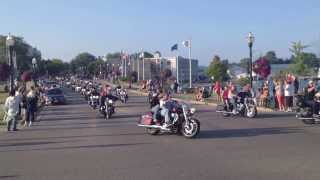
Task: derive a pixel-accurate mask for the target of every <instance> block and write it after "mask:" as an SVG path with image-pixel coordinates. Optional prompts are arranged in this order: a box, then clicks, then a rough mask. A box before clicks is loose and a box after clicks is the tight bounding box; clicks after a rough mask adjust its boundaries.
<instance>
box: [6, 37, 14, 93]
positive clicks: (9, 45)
mask: <svg viewBox="0 0 320 180" xmlns="http://www.w3.org/2000/svg"><path fill="white" fill-rule="evenodd" d="M14 44H15V42H14V38H13V37H12V36H11V35H10V34H9V35H8V36H7V39H6V45H7V48H8V56H9V65H10V91H12V90H13V89H14V79H13V75H14V66H13V59H12V55H13V46H14Z"/></svg>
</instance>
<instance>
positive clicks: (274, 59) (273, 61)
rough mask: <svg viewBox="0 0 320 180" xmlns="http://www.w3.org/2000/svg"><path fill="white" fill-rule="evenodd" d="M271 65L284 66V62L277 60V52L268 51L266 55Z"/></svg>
mask: <svg viewBox="0 0 320 180" xmlns="http://www.w3.org/2000/svg"><path fill="white" fill-rule="evenodd" d="M264 58H266V59H267V60H268V61H269V63H270V64H282V63H283V60H282V59H279V58H277V54H276V52H275V51H268V52H267V53H266V55H265V56H264Z"/></svg>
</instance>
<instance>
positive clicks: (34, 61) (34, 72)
mask: <svg viewBox="0 0 320 180" xmlns="http://www.w3.org/2000/svg"><path fill="white" fill-rule="evenodd" d="M36 66H37V60H36V58H32V70H33V78H34V79H33V80H34V81H35V80H36Z"/></svg>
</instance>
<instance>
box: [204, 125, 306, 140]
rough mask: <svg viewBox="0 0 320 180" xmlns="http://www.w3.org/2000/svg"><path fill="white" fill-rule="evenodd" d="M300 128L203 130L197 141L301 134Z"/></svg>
mask: <svg viewBox="0 0 320 180" xmlns="http://www.w3.org/2000/svg"><path fill="white" fill-rule="evenodd" d="M302 131H303V130H302V129H301V128H294V127H288V128H251V129H223V130H205V131H201V132H200V134H199V136H198V138H199V139H209V138H241V137H252V136H261V135H276V134H292V133H301V132H302Z"/></svg>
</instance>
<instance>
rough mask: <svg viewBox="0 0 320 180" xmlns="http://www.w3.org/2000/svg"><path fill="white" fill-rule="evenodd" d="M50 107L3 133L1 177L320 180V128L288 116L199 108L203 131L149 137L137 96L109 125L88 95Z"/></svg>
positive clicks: (0, 138) (143, 105)
mask: <svg viewBox="0 0 320 180" xmlns="http://www.w3.org/2000/svg"><path fill="white" fill-rule="evenodd" d="M67 95H68V99H69V105H66V106H55V107H47V108H46V109H45V110H44V111H43V113H42V121H41V122H40V123H37V124H35V126H33V127H32V128H29V129H24V130H22V131H19V132H17V133H1V134H0V163H1V167H0V179H6V180H7V179H27V180H47V179H48V180H49V179H50V180H51V179H52V180H57V179H58V180H73V179H76V180H88V179H90V180H103V179H137V180H144V179H146V180H149V179H154V180H158V179H159V180H163V179H169V180H171V179H172V180H173V179H175V180H180V179H181V180H182V179H197V180H198V179H210V180H213V179H219V180H220V179H236V180H249V179H254V180H257V179H259V180H264V179H265V180H270V179H281V180H285V179H287V180H296V179H297V180H298V179H299V180H300V179H301V180H309V179H310V180H318V179H320V172H319V166H320V157H319V151H320V143H319V138H320V130H319V127H311V126H304V125H303V124H302V123H301V122H299V121H298V120H296V119H294V118H293V117H292V115H291V116H289V115H287V114H264V115H261V116H260V117H259V118H257V119H243V118H238V119H235V118H223V117H221V116H220V115H218V114H216V113H214V112H213V110H212V109H210V107H206V106H196V107H197V108H198V117H199V119H200V120H201V123H202V124H201V128H202V129H201V134H200V136H199V137H198V138H197V139H193V140H188V139H184V138H183V137H181V136H176V135H160V136H156V137H155V136H149V135H147V134H145V132H144V129H141V128H138V127H137V126H136V122H137V120H138V118H139V116H140V115H141V114H142V113H143V112H145V111H147V107H146V103H145V102H146V99H145V98H144V97H139V96H131V98H130V100H129V103H128V104H126V105H121V104H120V105H119V106H120V107H118V108H117V114H116V115H115V116H114V119H111V120H108V121H106V120H104V119H102V117H101V116H100V115H99V114H98V113H97V112H95V111H93V110H92V109H90V108H89V107H88V105H86V103H85V102H84V101H83V100H81V99H80V97H79V96H78V95H76V94H74V93H71V92H67Z"/></svg>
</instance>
